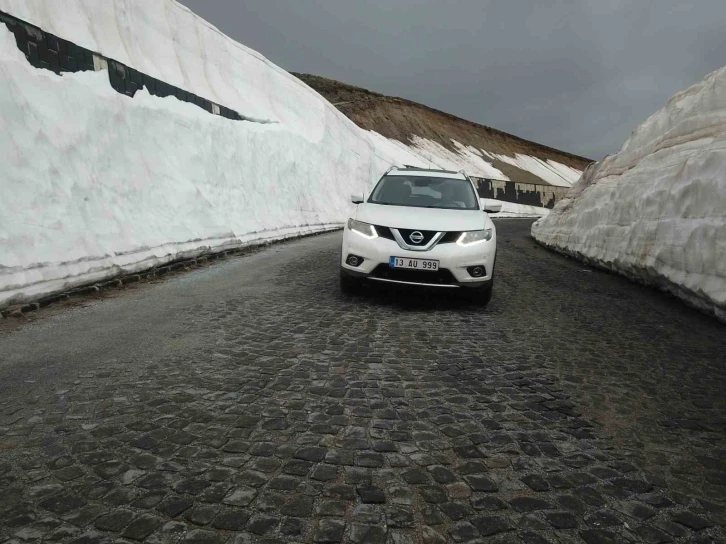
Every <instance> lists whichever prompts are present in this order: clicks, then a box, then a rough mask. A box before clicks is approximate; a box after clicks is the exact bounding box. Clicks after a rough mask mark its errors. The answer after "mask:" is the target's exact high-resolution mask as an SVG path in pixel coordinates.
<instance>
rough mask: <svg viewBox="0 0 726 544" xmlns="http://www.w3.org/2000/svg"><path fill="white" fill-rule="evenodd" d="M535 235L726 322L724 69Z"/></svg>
mask: <svg viewBox="0 0 726 544" xmlns="http://www.w3.org/2000/svg"><path fill="white" fill-rule="evenodd" d="M532 235H533V236H534V237H535V238H536V239H537V240H538V241H540V242H542V243H543V244H546V245H547V246H550V247H552V248H554V249H557V250H560V251H562V252H565V253H568V254H572V255H574V256H576V257H579V258H582V259H586V260H588V261H590V262H592V263H595V264H598V265H600V266H603V267H605V268H608V269H610V270H613V271H617V272H620V273H622V274H624V275H626V276H629V277H631V278H633V279H637V280H640V281H642V282H645V283H648V284H652V285H657V286H660V287H661V288H664V289H667V290H669V291H671V292H673V293H674V294H676V295H678V296H680V297H682V298H683V299H685V300H687V301H688V302H690V303H691V304H693V305H696V306H697V307H699V308H701V309H704V310H706V311H709V312H711V313H714V314H716V315H717V316H719V317H720V318H721V319H723V320H726V68H722V69H720V70H718V71H716V72H713V73H712V74H710V75H708V76H707V77H706V78H705V79H704V80H703V81H701V82H700V83H698V84H696V85H694V86H692V87H691V88H689V89H687V90H685V91H683V92H681V93H678V94H676V95H675V96H674V97H673V98H671V100H670V101H669V102H668V104H667V105H666V106H665V107H664V108H663V109H661V110H660V111H658V112H657V113H655V114H654V115H652V116H651V117H650V118H648V119H647V120H646V121H645V122H644V123H643V124H642V125H640V126H639V127H638V128H637V129H636V130H635V131H634V132H633V134H632V135H631V137H630V138H629V139H628V141H627V142H625V144H624V145H623V148H622V149H621V150H620V151H619V152H618V153H617V154H615V155H613V156H610V157H607V158H606V159H604V160H603V161H602V162H600V163H597V164H595V165H593V166H591V167H590V168H589V169H588V170H587V171H586V172H585V174H584V175H583V177H582V178H581V179H580V181H578V182H577V183H576V184H575V185H574V186H573V188H572V189H571V191H570V192H569V194H568V195H567V198H566V199H564V200H561V201H560V202H559V203H558V204H557V205H556V206H555V208H554V209H553V210H552V213H551V214H549V216H548V217H547V218H545V219H541V220H539V221H538V222H537V223H535V224H534V225H533V227H532Z"/></svg>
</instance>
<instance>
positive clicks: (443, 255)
mask: <svg viewBox="0 0 726 544" xmlns="http://www.w3.org/2000/svg"><path fill="white" fill-rule="evenodd" d="M496 242H497V241H496V232H495V233H494V235H493V236H492V239H491V240H489V241H487V242H482V243H480V244H476V245H473V246H468V247H462V246H460V245H458V244H457V243H455V242H450V243H439V244H437V245H436V246H434V247H433V248H432V249H430V250H429V251H410V250H405V249H402V248H401V247H400V246H399V245H398V243H397V242H396V241H395V240H390V239H388V238H382V237H378V238H373V239H367V238H364V237H363V236H360V235H359V234H357V233H355V232H352V231H350V230H348V228H347V227H346V229H345V230H344V231H343V246H342V254H341V262H340V266H341V269H342V271H343V273H344V274H347V275H349V276H352V277H358V278H363V279H370V280H374V281H380V282H385V283H406V284H413V285H425V286H431V287H449V288H451V287H472V288H475V287H483V286H484V285H486V284H487V283H488V282H490V281H491V280H492V277H493V273H494V261H495V259H496V248H497V243H496ZM348 255H357V256H359V257H362V258H363V259H364V260H363V262H362V263H361V264H360V265H359V266H355V267H354V266H350V265H348V264H347V263H346V259H347V257H348ZM390 257H403V258H412V259H432V260H436V261H439V273H436V272H424V271H417V272H415V273H414V274H411V273H403V272H401V271H399V270H397V269H396V270H393V269H390V268H389V266H388V262H389V259H390ZM472 266H483V267H484V268H485V269H486V274H485V275H484V276H480V277H477V278H475V277H472V276H471V275H470V274H469V272H468V271H467V268H469V267H472Z"/></svg>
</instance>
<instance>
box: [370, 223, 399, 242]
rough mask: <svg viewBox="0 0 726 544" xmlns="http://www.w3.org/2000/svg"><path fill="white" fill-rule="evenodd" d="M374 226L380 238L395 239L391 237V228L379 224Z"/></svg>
mask: <svg viewBox="0 0 726 544" xmlns="http://www.w3.org/2000/svg"><path fill="white" fill-rule="evenodd" d="M373 226H374V227H375V228H376V232H377V233H378V236H380V237H381V238H388V239H389V240H395V238H394V237H393V233H392V232H391V229H389V228H388V227H382V226H380V225H373Z"/></svg>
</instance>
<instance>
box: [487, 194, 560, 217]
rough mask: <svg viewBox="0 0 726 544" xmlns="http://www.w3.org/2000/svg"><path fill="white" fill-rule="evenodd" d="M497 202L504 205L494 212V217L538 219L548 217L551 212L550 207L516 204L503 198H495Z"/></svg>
mask: <svg viewBox="0 0 726 544" xmlns="http://www.w3.org/2000/svg"><path fill="white" fill-rule="evenodd" d="M489 200H494V199H489ZM495 202H499V203H500V204H501V205H502V211H500V212H499V213H496V214H493V215H492V219H538V218H540V217H547V216H548V215H549V214H550V210H549V209H548V208H540V207H539V206H527V205H526V204H515V203H513V202H505V201H503V200H495Z"/></svg>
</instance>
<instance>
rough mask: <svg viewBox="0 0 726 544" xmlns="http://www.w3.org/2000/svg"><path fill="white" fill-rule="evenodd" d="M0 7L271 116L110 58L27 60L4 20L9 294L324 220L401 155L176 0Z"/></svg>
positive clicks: (0, 68) (2, 129) (1, 93)
mask: <svg viewBox="0 0 726 544" xmlns="http://www.w3.org/2000/svg"><path fill="white" fill-rule="evenodd" d="M0 9H2V10H4V11H7V12H9V13H11V14H13V15H15V16H17V17H20V18H22V19H25V20H28V21H29V22H32V23H34V24H37V25H38V26H40V27H41V28H43V29H44V30H48V31H51V32H54V33H56V34H57V35H59V36H60V37H63V38H66V39H69V40H72V41H75V42H78V43H79V44H80V45H83V46H86V47H88V48H91V49H94V50H98V51H100V52H102V53H103V54H105V55H107V56H109V57H113V58H116V59H118V60H120V61H123V62H126V63H128V64H129V65H131V66H132V67H135V68H137V69H140V70H143V71H145V72H147V73H149V74H150V75H152V76H155V77H158V78H159V79H163V80H165V81H167V82H168V83H172V84H175V85H179V86H181V87H183V88H185V89H186V90H189V91H192V92H194V93H196V94H199V95H201V96H204V97H206V98H209V99H212V100H215V101H216V102H219V103H221V104H223V105H226V106H228V107H231V108H234V109H236V110H237V111H239V112H240V113H241V114H242V115H244V116H247V117H253V118H255V119H258V120H264V121H266V122H265V123H257V122H237V121H230V120H226V119H224V118H221V117H219V116H214V115H210V114H208V113H207V112H205V111H203V110H202V109H200V108H198V107H196V106H193V105H191V104H187V103H183V102H180V101H178V100H176V99H175V98H173V97H172V98H158V97H154V96H151V95H149V94H148V93H147V92H146V91H145V90H144V91H141V92H139V93H138V94H137V95H136V97H135V98H133V99H132V98H129V97H126V96H123V95H121V94H118V93H116V92H115V91H114V90H113V89H112V88H111V86H110V85H109V81H108V74H107V73H106V72H105V71H103V72H85V73H77V74H68V73H66V74H64V75H63V76H62V77H61V76H57V75H55V74H53V73H52V72H49V71H45V70H38V69H35V68H33V67H31V66H30V65H29V64H28V62H27V61H26V59H25V58H24V56H23V54H22V53H21V52H20V51H19V50H18V49H17V47H16V44H15V41H14V39H13V37H12V34H10V32H8V30H7V29H6V27H5V26H4V25H0V153H1V155H0V164H2V165H3V166H2V168H0V207H1V211H0V307H3V306H7V305H9V304H13V303H19V302H24V301H27V300H31V299H34V298H37V297H39V296H42V295H44V294H48V293H51V292H56V291H60V290H64V289H67V288H69V287H72V286H75V285H78V284H82V283H88V282H92V281H99V280H102V279H105V278H108V277H112V276H114V275H117V274H118V273H120V272H122V271H125V272H132V271H137V270H140V269H145V268H149V267H151V266H153V265H156V264H159V263H163V262H167V261H170V260H173V259H175V258H178V257H180V256H185V255H192V254H197V253H201V252H205V251H208V250H209V249H210V248H211V249H222V248H225V247H230V246H239V245H242V244H246V243H252V242H256V241H263V240H270V239H278V238H282V237H287V236H294V235H297V234H301V233H309V232H316V231H319V230H325V229H330V228H333V227H335V226H338V225H340V224H342V222H343V221H344V220H345V218H346V216H347V213H348V208H349V206H350V204H349V195H350V194H351V193H360V192H363V191H364V190H365V189H367V188H369V187H370V185H371V183H373V182H374V181H375V180H376V179H377V178H378V176H379V175H380V173H381V172H382V171H383V170H384V169H385V168H386V167H387V166H388V165H389V164H392V163H393V162H395V158H393V157H391V156H389V155H388V154H387V153H386V151H385V149H380V148H378V147H377V146H376V145H375V143H374V142H372V140H371V139H370V137H369V135H368V134H367V133H366V132H364V131H362V130H360V129H359V128H358V127H357V126H355V124H353V123H352V122H351V121H350V120H348V119H347V118H346V117H345V116H343V115H342V114H341V113H340V112H338V111H337V110H336V109H335V108H334V107H332V106H331V105H330V104H329V103H328V102H327V101H326V100H324V99H323V98H322V97H320V96H319V95H318V94H317V93H315V92H314V91H313V90H311V89H310V88H308V87H307V86H305V85H304V84H302V83H301V82H300V81H299V80H297V79H296V78H294V77H293V76H290V75H289V74H287V73H286V72H284V71H283V70H281V69H280V68H278V67H276V66H275V65H273V64H271V63H270V62H269V61H267V60H266V59H264V58H263V57H262V56H261V55H259V54H258V53H255V52H254V51H251V50H249V49H247V48H245V47H243V46H241V45H239V44H237V43H235V42H233V41H232V40H230V39H229V38H227V37H225V36H223V35H221V34H220V33H219V32H218V31H217V30H216V29H214V28H213V27H211V26H210V25H208V24H207V23H206V22H204V21H203V20H201V19H199V18H198V17H196V16H195V15H194V14H192V13H191V12H189V11H188V10H187V9H186V8H184V7H182V6H180V5H179V4H177V3H176V2H173V1H171V0H156V1H153V2H150V1H148V0H106V1H104V2H95V1H87V0H84V1H81V0H65V1H63V2H57V1H56V0H44V1H41V0H0Z"/></svg>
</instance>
